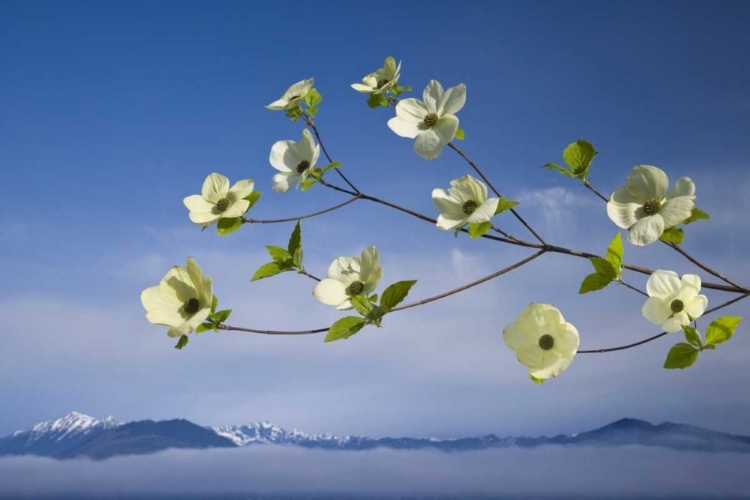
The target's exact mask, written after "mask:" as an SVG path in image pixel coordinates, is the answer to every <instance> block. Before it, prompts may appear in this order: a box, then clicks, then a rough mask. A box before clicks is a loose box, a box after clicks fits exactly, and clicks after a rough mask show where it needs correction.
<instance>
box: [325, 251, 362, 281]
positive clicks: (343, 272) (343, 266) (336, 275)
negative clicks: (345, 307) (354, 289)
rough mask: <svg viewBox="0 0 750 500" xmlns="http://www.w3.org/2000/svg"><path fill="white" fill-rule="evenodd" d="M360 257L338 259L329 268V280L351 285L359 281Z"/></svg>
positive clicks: (327, 274)
mask: <svg viewBox="0 0 750 500" xmlns="http://www.w3.org/2000/svg"><path fill="white" fill-rule="evenodd" d="M359 269H360V262H359V257H338V258H336V259H335V260H334V261H333V262H331V265H330V266H328V272H327V273H326V276H327V277H328V278H331V279H334V280H337V281H340V282H342V283H346V284H349V283H351V282H352V281H355V280H357V279H359Z"/></svg>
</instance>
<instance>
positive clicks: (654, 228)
mask: <svg viewBox="0 0 750 500" xmlns="http://www.w3.org/2000/svg"><path fill="white" fill-rule="evenodd" d="M662 234H664V219H663V218H662V217H661V215H659V214H654V215H651V216H648V217H644V218H643V219H641V220H639V221H638V222H636V223H635V225H634V226H633V227H631V228H630V231H629V232H628V241H629V242H631V243H632V244H633V245H637V246H644V245H649V244H651V243H653V242H654V241H656V240H658V239H659V237H661V235H662Z"/></svg>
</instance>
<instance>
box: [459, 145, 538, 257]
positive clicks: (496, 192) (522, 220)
mask: <svg viewBox="0 0 750 500" xmlns="http://www.w3.org/2000/svg"><path fill="white" fill-rule="evenodd" d="M448 147H449V148H451V149H452V150H453V151H455V152H456V153H458V154H459V155H460V156H461V158H463V159H464V160H466V163H468V164H469V165H471V168H473V169H474V171H475V172H476V173H477V174H479V177H481V178H482V180H483V181H484V182H485V183H487V185H488V186H489V187H490V189H492V191H493V192H494V193H495V194H496V195H497V196H499V197H500V198H502V197H503V195H501V194H500V191H498V190H497V188H495V186H494V185H493V184H492V183H491V182H490V180H489V179H488V178H487V177H486V176H485V175H484V173H482V171H481V170H480V169H479V167H478V166H477V165H476V164H475V163H474V162H473V161H471V159H470V158H469V157H468V156H466V154H465V153H464V152H463V151H461V149H459V148H458V146H456V145H455V144H453V143H452V142H449V143H448ZM510 212H511V213H512V214H513V215H514V216H515V217H516V219H518V220H519V221H520V222H521V224H523V225H524V226H526V229H528V230H529V231H530V232H531V234H533V235H534V237H535V238H536V239H537V240H539V243H541V244H542V245H546V244H547V242H546V241H544V238H542V237H541V236H539V234H538V233H537V232H536V231H534V228H533V227H531V226H530V225H529V223H528V222H526V221H525V220H524V218H523V217H521V216H520V215H519V214H518V212H516V210H515V209H513V208H511V209H510Z"/></svg>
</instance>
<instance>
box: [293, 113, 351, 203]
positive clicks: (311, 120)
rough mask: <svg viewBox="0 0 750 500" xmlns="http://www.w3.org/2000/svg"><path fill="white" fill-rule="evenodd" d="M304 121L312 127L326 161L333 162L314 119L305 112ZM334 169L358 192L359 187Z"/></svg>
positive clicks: (337, 170)
mask: <svg viewBox="0 0 750 500" xmlns="http://www.w3.org/2000/svg"><path fill="white" fill-rule="evenodd" d="M305 123H307V126H308V127H310V128H311V129H312V131H313V133H314V134H315V138H316V139H318V144H320V149H322V150H323V154H324V155H325V156H326V158H327V159H328V163H333V159H331V155H329V154H328V151H327V150H326V147H325V145H324V144H323V141H322V140H321V138H320V133H319V132H318V127H316V126H315V121H314V120H313V119H312V117H311V116H309V115H307V114H306V115H305ZM335 170H336V173H338V174H339V176H341V178H342V179H344V182H346V183H347V184H348V185H349V187H350V188H352V189H353V190H354V191H355V192H356V193H359V189H357V188H356V187H355V186H354V184H352V183H351V182H349V179H347V178H346V176H345V175H344V173H343V172H342V171H341V170H339V169H338V168H337V169H335Z"/></svg>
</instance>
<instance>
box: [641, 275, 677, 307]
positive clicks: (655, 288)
mask: <svg viewBox="0 0 750 500" xmlns="http://www.w3.org/2000/svg"><path fill="white" fill-rule="evenodd" d="M680 287H681V282H680V277H679V276H678V275H677V273H676V272H674V271H665V270H662V269H657V270H656V271H654V272H653V273H651V276H649V278H648V281H647V282H646V291H647V292H648V296H649V297H657V298H659V299H661V300H665V301H666V300H672V299H673V298H674V297H676V296H677V293H678V292H679V291H680Z"/></svg>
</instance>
